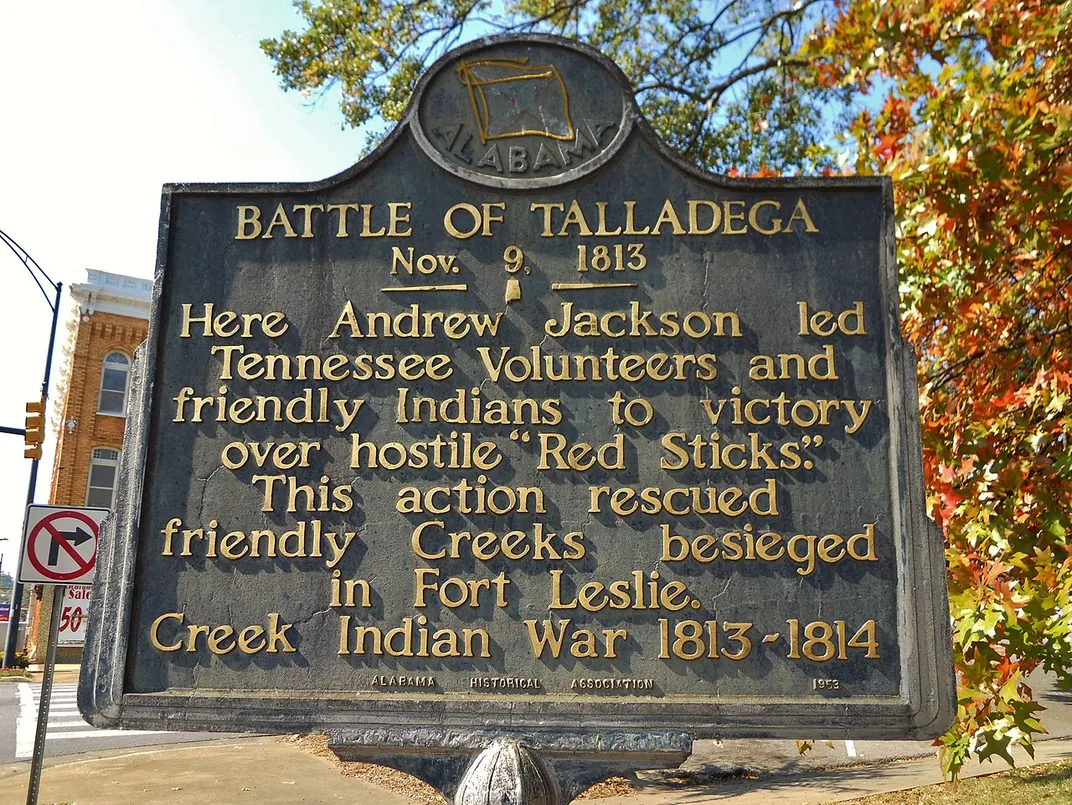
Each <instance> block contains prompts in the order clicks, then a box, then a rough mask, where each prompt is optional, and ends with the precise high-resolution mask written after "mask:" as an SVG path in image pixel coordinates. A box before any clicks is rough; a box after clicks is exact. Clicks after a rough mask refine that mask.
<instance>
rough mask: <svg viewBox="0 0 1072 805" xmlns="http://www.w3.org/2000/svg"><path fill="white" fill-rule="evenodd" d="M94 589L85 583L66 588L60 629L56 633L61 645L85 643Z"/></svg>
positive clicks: (61, 609) (61, 608)
mask: <svg viewBox="0 0 1072 805" xmlns="http://www.w3.org/2000/svg"><path fill="white" fill-rule="evenodd" d="M92 591H93V588H92V587H89V586H84V585H79V586H76V587H67V588H65V589H64V591H63V602H62V604H61V605H60V623H59V631H58V632H57V633H56V634H57V639H58V640H59V644H60V645H61V646H80V645H82V644H83V643H85V641H86V624H87V623H88V622H89V600H90V595H91V593H92Z"/></svg>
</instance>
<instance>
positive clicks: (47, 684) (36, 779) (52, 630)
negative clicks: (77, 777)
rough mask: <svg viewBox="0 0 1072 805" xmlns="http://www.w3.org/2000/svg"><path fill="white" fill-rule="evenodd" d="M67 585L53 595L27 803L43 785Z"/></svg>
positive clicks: (29, 804) (33, 803)
mask: <svg viewBox="0 0 1072 805" xmlns="http://www.w3.org/2000/svg"><path fill="white" fill-rule="evenodd" d="M65 590H66V587H65V586H64V585H62V584H59V585H57V586H56V587H55V590H54V591H53V596H52V617H51V618H50V620H49V624H48V648H47V650H46V652H45V674H44V677H42V679H41V701H40V702H39V703H38V706H37V730H36V731H35V732H34V748H33V761H32V762H31V764H30V787H29V788H28V789H27V791H26V805H37V793H38V790H39V789H40V787H41V765H42V764H43V763H44V760H45V732H46V731H47V730H48V706H49V700H50V699H51V698H52V676H53V674H54V673H55V671H56V643H57V642H59V625H60V610H61V607H62V606H63V593H64V592H65Z"/></svg>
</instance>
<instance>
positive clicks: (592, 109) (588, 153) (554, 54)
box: [411, 37, 633, 188]
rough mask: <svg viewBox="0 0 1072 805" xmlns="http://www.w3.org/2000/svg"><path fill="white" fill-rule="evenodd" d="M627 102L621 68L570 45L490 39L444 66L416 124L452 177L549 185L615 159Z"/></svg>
mask: <svg viewBox="0 0 1072 805" xmlns="http://www.w3.org/2000/svg"><path fill="white" fill-rule="evenodd" d="M630 97H631V95H630V91H629V87H628V84H627V82H626V81H625V78H624V76H622V75H621V73H620V72H619V71H618V69H617V68H616V67H614V66H613V65H612V64H611V63H610V62H607V61H606V60H604V59H603V58H602V57H601V56H599V55H598V54H595V53H594V52H590V51H588V50H587V49H582V48H580V47H578V46H576V45H573V44H570V43H567V42H565V40H563V42H562V43H561V44H560V43H558V42H557V41H555V40H554V39H552V38H550V37H547V38H537V39H529V38H524V39H503V40H497V41H496V40H489V41H485V42H483V43H475V44H474V45H469V46H467V47H463V48H459V49H458V50H455V51H452V52H451V53H449V54H447V55H446V56H445V57H444V58H443V59H441V60H440V61H439V62H438V64H437V65H436V68H435V69H434V70H432V71H430V72H429V76H428V78H427V79H426V81H425V82H424V84H423V86H422V87H420V88H419V89H418V96H417V102H416V103H415V104H414V108H415V112H414V114H413V117H412V118H411V123H412V126H413V133H414V136H415V137H416V139H417V142H418V144H420V146H421V148H422V149H423V150H424V151H425V152H426V153H427V154H428V155H429V156H430V157H431V158H432V159H433V160H435V161H436V162H437V163H438V164H439V165H440V166H441V167H443V168H445V169H446V170H448V171H450V172H451V173H454V174H456V175H458V176H461V177H463V178H465V179H469V180H471V181H474V182H478V183H480V184H484V185H490V186H492V187H502V188H537V187H546V186H548V185H556V184H563V183H565V182H569V181H572V180H574V179H577V178H579V177H581V176H584V175H585V174H586V173H589V172H591V171H593V170H595V169H596V168H598V167H599V166H600V165H602V164H603V163H605V162H606V161H607V160H608V159H610V158H611V157H612V156H613V155H614V153H615V152H616V151H617V150H618V148H619V147H620V146H621V144H622V142H624V140H625V137H626V135H627V134H628V133H629V129H630V127H631V125H632V121H633V113H632V103H631V101H630V100H629V98H630Z"/></svg>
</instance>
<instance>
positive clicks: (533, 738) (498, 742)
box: [328, 727, 692, 805]
mask: <svg viewBox="0 0 1072 805" xmlns="http://www.w3.org/2000/svg"><path fill="white" fill-rule="evenodd" d="M328 746H329V747H330V748H331V750H332V751H333V752H334V753H335V754H336V755H338V756H339V758H340V759H342V760H356V761H361V762H363V763H376V764H379V765H381V766H390V767H391V768H394V769H398V770H399V771H403V772H406V773H407V774H412V775H413V776H414V777H417V778H419V779H421V780H424V781H425V782H426V783H428V784H429V785H431V786H432V787H433V788H435V789H436V790H437V791H439V792H440V793H441V794H442V795H443V796H444V797H445V798H446V799H447V801H448V802H451V803H453V805H567V803H569V802H572V801H573V798H574V797H576V796H577V795H578V794H579V793H580V792H581V791H583V790H584V789H586V788H588V787H589V786H591V785H593V784H594V783H597V782H599V781H600V780H603V779H606V778H607V777H612V776H615V775H619V774H626V773H629V772H632V771H636V770H638V769H659V768H674V767H676V766H679V765H680V764H681V763H682V762H683V761H684V760H685V759H686V758H687V757H688V756H689V754H690V752H691V751H692V735H690V734H689V733H685V732H673V731H660V732H645V733H636V732H607V733H603V734H591V733H573V732H553V733H548V732H539V733H531V734H525V733H517V732H507V731H490V730H471V731H462V730H449V729H442V728H419V727H414V728H407V729H369V730H334V731H331V732H328Z"/></svg>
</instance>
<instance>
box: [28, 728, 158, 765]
mask: <svg viewBox="0 0 1072 805" xmlns="http://www.w3.org/2000/svg"><path fill="white" fill-rule="evenodd" d="M86 726H87V727H89V729H87V730H83V731H79V732H50V733H48V739H47V740H49V741H62V740H66V739H68V738H134V737H136V736H138V735H161V734H163V733H165V732H167V730H98V729H94V728H93V727H90V726H89V725H88V724H87V725H86ZM30 749H31V750H32V749H33V745H32V744H31V745H30ZM30 754H33V752H32V751H31V753H30ZM27 757H29V756H27Z"/></svg>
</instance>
